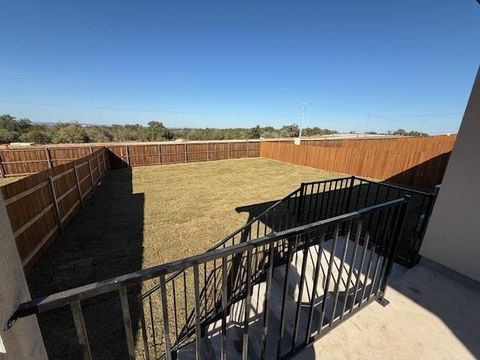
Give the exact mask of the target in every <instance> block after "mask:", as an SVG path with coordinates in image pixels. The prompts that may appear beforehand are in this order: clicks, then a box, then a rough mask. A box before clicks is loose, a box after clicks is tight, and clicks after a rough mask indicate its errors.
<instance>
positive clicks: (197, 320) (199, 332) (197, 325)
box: [193, 264, 202, 360]
mask: <svg viewBox="0 0 480 360" xmlns="http://www.w3.org/2000/svg"><path fill="white" fill-rule="evenodd" d="M193 283H194V284H193V286H194V288H195V336H196V339H195V350H196V359H197V360H201V359H202V328H201V327H200V316H201V314H200V289H199V286H200V276H199V274H198V264H195V265H193Z"/></svg>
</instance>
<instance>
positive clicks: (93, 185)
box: [88, 159, 95, 193]
mask: <svg viewBox="0 0 480 360" xmlns="http://www.w3.org/2000/svg"><path fill="white" fill-rule="evenodd" d="M90 160H91V159H88V170H89V171H90V179H91V180H92V193H93V188H94V187H95V181H94V180H93V172H92V164H90Z"/></svg>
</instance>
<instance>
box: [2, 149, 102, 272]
mask: <svg viewBox="0 0 480 360" xmlns="http://www.w3.org/2000/svg"><path fill="white" fill-rule="evenodd" d="M87 150H88V149H87ZM92 151H93V149H92ZM106 152H107V150H106V149H105V148H101V149H99V150H96V151H94V152H93V153H91V154H89V155H87V156H85V157H83V158H80V159H77V160H74V161H70V162H69V163H67V164H63V165H58V166H55V167H52V168H51V169H47V170H44V171H41V172H39V173H37V174H33V175H31V176H28V177H26V178H24V179H20V180H18V181H16V182H14V183H11V184H8V185H5V186H2V187H1V188H0V191H1V195H2V196H3V198H4V200H5V204H6V207H7V213H8V217H9V219H10V224H11V226H12V230H13V233H14V235H15V241H16V244H17V248H18V252H19V255H20V259H21V260H22V264H23V266H24V267H25V268H26V269H29V268H31V266H32V265H33V264H34V263H35V262H36V261H37V260H38V259H39V258H40V256H41V255H42V254H43V252H44V251H45V250H46V248H47V247H48V246H49V245H50V244H51V243H52V242H53V241H54V240H55V238H56V237H57V235H58V234H59V233H60V232H61V231H62V230H63V228H64V227H65V226H67V225H68V223H69V222H70V221H71V219H72V218H73V216H74V215H75V214H76V212H77V211H78V209H79V208H80V206H81V205H82V204H83V202H84V201H85V200H86V199H87V198H88V196H90V195H91V194H92V192H93V190H94V188H95V186H97V185H98V183H99V181H100V180H101V178H102V177H103V175H104V174H105V172H106V171H107V169H108V165H107V163H106Z"/></svg>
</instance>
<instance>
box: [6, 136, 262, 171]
mask: <svg viewBox="0 0 480 360" xmlns="http://www.w3.org/2000/svg"><path fill="white" fill-rule="evenodd" d="M101 148H107V149H108V150H109V151H108V162H109V164H110V167H111V168H123V167H128V166H143V165H168V164H179V163H187V162H199V161H213V160H222V159H238V158H245V157H258V156H260V141H259V140H238V141H202V142H184V143H178V142H170V143H157V144H141V143H139V144H116V143H115V144H112V143H107V144H102V145H98V144H96V145H95V144H93V145H91V146H90V145H80V144H79V145H77V146H72V145H65V146H60V145H57V146H55V145H52V146H51V147H42V148H28V149H11V150H0V176H2V177H3V176H18V175H30V174H34V173H37V172H39V171H43V170H47V169H50V168H52V167H55V166H58V165H62V164H66V163H69V162H71V161H73V160H75V159H79V158H82V157H85V156H87V155H89V154H91V153H92V152H94V151H96V150H98V149H101ZM95 176H96V177H98V175H97V174H95Z"/></svg>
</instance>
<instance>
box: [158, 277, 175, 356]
mask: <svg viewBox="0 0 480 360" xmlns="http://www.w3.org/2000/svg"><path fill="white" fill-rule="evenodd" d="M160 298H161V302H162V320H163V339H164V342H165V356H166V358H167V360H171V359H172V352H171V346H170V326H169V323H168V320H169V319H168V305H167V289H166V287H165V275H160Z"/></svg>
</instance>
